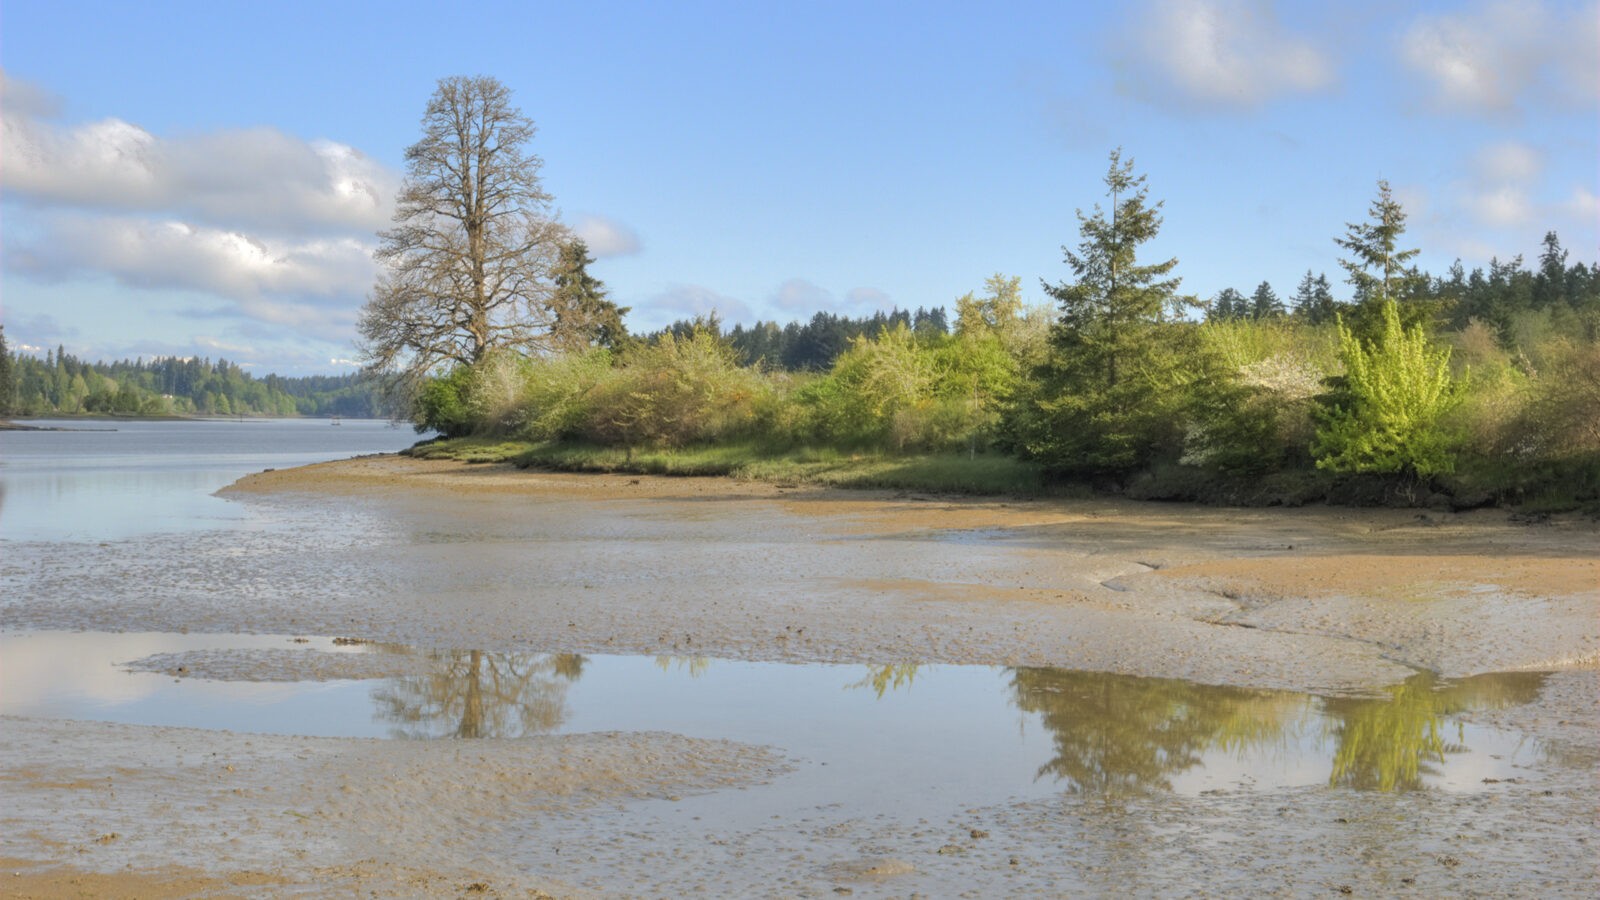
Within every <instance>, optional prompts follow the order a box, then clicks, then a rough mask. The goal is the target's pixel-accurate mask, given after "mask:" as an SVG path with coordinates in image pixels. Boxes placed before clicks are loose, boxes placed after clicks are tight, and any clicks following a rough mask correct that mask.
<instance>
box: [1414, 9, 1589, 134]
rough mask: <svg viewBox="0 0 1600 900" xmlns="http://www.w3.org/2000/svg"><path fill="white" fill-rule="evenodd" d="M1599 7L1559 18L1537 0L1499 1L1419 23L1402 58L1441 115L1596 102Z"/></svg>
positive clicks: (1424, 17)
mask: <svg viewBox="0 0 1600 900" xmlns="http://www.w3.org/2000/svg"><path fill="white" fill-rule="evenodd" d="M1597 19H1600V4H1589V5H1587V6H1585V7H1584V8H1581V9H1577V10H1574V11H1572V12H1571V13H1570V14H1569V15H1566V16H1561V15H1557V14H1555V13H1553V12H1552V11H1551V10H1550V9H1548V8H1547V7H1546V5H1545V4H1544V3H1542V2H1540V0H1497V2H1487V3H1480V4H1478V5H1477V6H1475V7H1473V8H1472V9H1471V10H1469V11H1465V12H1461V13H1457V14H1437V15H1434V14H1429V15H1422V16H1418V17H1417V18H1416V20H1415V21H1413V22H1412V24H1411V25H1410V27H1408V28H1407V29H1406V31H1405V33H1404V34H1403V35H1402V36H1401V38H1400V55H1401V58H1402V59H1403V60H1404V61H1405V63H1406V65H1407V66H1409V67H1410V68H1411V69H1412V70H1413V71H1415V72H1417V73H1418V74H1419V75H1421V76H1422V77H1423V79H1424V80H1425V82H1426V83H1427V85H1428V86H1429V88H1430V89H1431V90H1430V94H1431V96H1430V100H1431V102H1432V103H1433V104H1434V105H1435V106H1437V107H1439V108H1441V109H1446V110H1456V111H1467V112H1487V113H1505V112H1509V111H1512V110H1514V109H1517V108H1519V107H1521V106H1523V105H1526V104H1528V103H1529V102H1543V101H1545V100H1556V101H1559V102H1574V101H1576V102H1582V103H1593V102H1594V100H1595V99H1596V97H1597V96H1600V78H1596V77H1595V72H1596V69H1597V65H1600V31H1597V29H1596V27H1595V22H1596V20H1597Z"/></svg>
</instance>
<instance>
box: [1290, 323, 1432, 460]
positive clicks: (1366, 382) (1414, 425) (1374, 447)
mask: <svg viewBox="0 0 1600 900" xmlns="http://www.w3.org/2000/svg"><path fill="white" fill-rule="evenodd" d="M1382 314H1383V327H1382V329H1381V330H1380V331H1379V333H1378V335H1377V337H1376V339H1375V340H1374V341H1373V342H1372V343H1370V344H1368V343H1366V342H1363V341H1361V340H1359V339H1358V338H1356V337H1355V336H1354V335H1352V334H1351V333H1350V331H1349V330H1348V329H1346V328H1345V327H1344V324H1343V323H1342V322H1341V323H1340V324H1339V341H1340V347H1341V356H1342V357H1343V359H1344V365H1345V385H1344V389H1343V390H1342V391H1341V392H1340V393H1339V395H1338V396H1337V397H1336V398H1335V399H1334V400H1333V401H1332V403H1331V405H1330V406H1329V408H1328V409H1327V410H1326V411H1325V413H1324V414H1323V417H1322V422H1321V426H1322V427H1320V428H1319V429H1318V430H1317V439H1316V446H1315V447H1314V448H1313V449H1314V452H1315V453H1316V455H1317V465H1318V467H1320V468H1324V469H1329V470H1331V471H1335V472H1377V473H1412V474H1416V475H1421V476H1429V475H1436V474H1448V473H1449V472H1451V471H1453V470H1454V468H1455V453H1454V448H1453V446H1452V444H1453V443H1454V442H1453V441H1452V440H1451V436H1450V435H1449V434H1448V433H1447V431H1446V429H1445V428H1444V427H1442V426H1443V418H1444V416H1445V414H1446V413H1448V412H1449V411H1450V410H1451V408H1452V407H1454V406H1455V404H1456V403H1457V401H1458V400H1459V397H1460V393H1459V391H1458V390H1457V388H1456V384H1455V381H1454V380H1453V379H1452V378H1451V376H1450V348H1449V347H1435V346H1434V345H1433V344H1432V343H1431V342H1430V341H1429V340H1428V337H1427V335H1425V334H1424V333H1423V331H1422V329H1421V328H1420V327H1416V328H1410V329H1406V328H1402V327H1401V325H1400V314H1399V310H1398V309H1397V308H1396V306H1395V304H1394V301H1392V300H1389V301H1385V302H1384V304H1383V309H1382Z"/></svg>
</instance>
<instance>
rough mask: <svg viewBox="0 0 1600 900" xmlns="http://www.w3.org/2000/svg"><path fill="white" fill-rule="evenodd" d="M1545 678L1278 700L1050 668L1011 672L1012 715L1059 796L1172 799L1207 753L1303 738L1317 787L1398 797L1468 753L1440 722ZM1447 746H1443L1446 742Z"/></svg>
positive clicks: (1528, 693) (1264, 748)
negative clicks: (1165, 794)
mask: <svg viewBox="0 0 1600 900" xmlns="http://www.w3.org/2000/svg"><path fill="white" fill-rule="evenodd" d="M1544 678H1545V675H1544V674H1543V673H1538V672H1516V673H1505V674H1496V675H1480V676H1477V677H1474V678H1468V679H1464V680H1462V681H1459V682H1455V683H1450V684H1445V683H1442V682H1441V681H1440V680H1439V679H1437V678H1436V677H1435V676H1433V675H1431V674H1426V673H1423V674H1418V675H1415V676H1412V677H1411V678H1408V679H1406V681H1405V682H1404V683H1402V684H1399V685H1396V686H1394V687H1392V688H1389V689H1388V691H1387V692H1386V693H1387V696H1386V697H1381V698H1313V697H1310V696H1308V695H1304V694H1294V693H1289V692H1284V691H1264V690H1251V689H1246V688H1234V687H1217V686H1211V685H1200V684H1193V683H1190V682H1186V681H1176V680H1171V679H1161V678H1134V677H1129V676H1125V675H1110V674H1105V673H1097V672H1072V671H1063V670H1059V669H1013V670H1011V687H1012V690H1013V691H1014V692H1015V698H1014V702H1015V704H1016V706H1017V708H1018V709H1021V710H1023V711H1024V712H1029V713H1036V714H1038V715H1039V717H1040V720H1041V722H1042V723H1043V724H1044V727H1045V728H1046V729H1047V730H1049V732H1050V733H1051V737H1052V739H1053V741H1054V744H1055V756H1054V757H1053V758H1052V759H1051V760H1050V761H1049V762H1047V763H1045V764H1044V765H1043V766H1041V767H1040V768H1039V772H1038V775H1039V777H1045V776H1049V777H1051V778H1054V779H1055V780H1057V781H1059V782H1062V783H1063V784H1064V786H1065V788H1066V790H1068V791H1069V792H1072V793H1082V794H1117V793H1126V792H1136V791H1163V790H1171V789H1172V781H1173V779H1174V778H1175V777H1177V776H1179V775H1181V774H1182V773H1184V772H1187V771H1189V770H1192V769H1196V768H1200V767H1203V766H1204V765H1205V761H1206V758H1207V757H1208V756H1210V755H1214V754H1218V753H1223V754H1227V755H1230V756H1232V757H1234V758H1236V759H1263V758H1266V757H1268V756H1269V755H1270V754H1272V753H1274V752H1276V751H1281V750H1284V749H1286V748H1287V747H1288V746H1289V745H1290V744H1292V743H1295V742H1298V741H1299V740H1300V739H1301V738H1302V737H1303V736H1305V735H1306V734H1307V732H1308V731H1310V730H1311V729H1312V728H1315V727H1316V726H1318V725H1320V728H1318V729H1317V735H1316V736H1317V737H1318V744H1319V745H1320V744H1325V743H1326V742H1327V741H1328V740H1330V739H1331V740H1332V742H1333V743H1334V750H1333V754H1332V771H1331V773H1330V775H1329V776H1328V783H1329V784H1330V785H1332V786H1335V787H1348V788H1355V789H1357V790H1376V791H1407V790H1417V789H1420V788H1423V787H1425V786H1426V785H1425V781H1424V777H1425V776H1436V775H1438V774H1439V769H1440V766H1441V765H1442V764H1443V763H1444V759H1445V755H1446V754H1449V753H1462V752H1466V751H1467V750H1468V748H1467V746H1466V741H1465V727H1464V726H1463V725H1462V724H1461V723H1460V722H1459V721H1458V722H1456V723H1454V725H1453V727H1452V726H1451V725H1450V724H1449V723H1448V721H1447V720H1448V719H1449V717H1451V716H1454V715H1458V714H1460V713H1463V712H1467V711H1470V710H1482V709H1500V708H1504V707H1507V706H1514V705H1520V704H1524V703H1528V702H1530V701H1532V700H1533V699H1534V698H1535V697H1537V696H1538V694H1539V690H1540V688H1541V686H1542V685H1543V682H1544ZM1452 732H1453V734H1454V739H1453V740H1450V739H1447V737H1446V735H1447V734H1448V733H1452Z"/></svg>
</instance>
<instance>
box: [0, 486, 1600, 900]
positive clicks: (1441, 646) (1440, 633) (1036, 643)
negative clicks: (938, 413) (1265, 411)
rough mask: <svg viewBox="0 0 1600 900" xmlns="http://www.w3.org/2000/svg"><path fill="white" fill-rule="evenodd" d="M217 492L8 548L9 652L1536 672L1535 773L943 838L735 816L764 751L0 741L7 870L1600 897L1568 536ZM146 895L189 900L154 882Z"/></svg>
mask: <svg viewBox="0 0 1600 900" xmlns="http://www.w3.org/2000/svg"><path fill="white" fill-rule="evenodd" d="M227 496H229V497H231V498H233V499H235V500H237V502H240V503H244V504H251V505H252V507H253V508H254V509H258V510H260V511H262V513H263V517H264V518H263V521H265V522H267V523H268V524H267V525H263V526H262V527H259V528H256V529H254V530H251V531H248V532H246V533H237V532H229V533H225V534H224V533H207V532H200V533H197V534H194V535H186V536H185V537H184V539H183V540H184V545H183V546H182V547H181V548H174V547H172V546H170V545H169V544H167V543H164V541H166V540H169V539H163V538H134V539H129V540H126V541H120V542H109V543H106V544H102V545H99V546H97V547H94V548H92V549H93V552H92V553H86V552H84V547H83V546H82V545H68V544H57V543H46V542H40V543H27V542H11V543H9V544H8V546H7V548H6V549H7V552H6V554H5V558H4V559H0V604H3V606H0V610H3V613H4V623H5V627H6V628H7V629H8V630H11V629H23V630H29V629H83V630H95V631H159V632H179V631H185V630H188V631H194V632H218V633H224V632H226V633H261V634H313V635H350V636H355V637H359V638H362V639H367V640H375V641H382V642H394V643H400V644H407V645H414V646H420V647H423V648H428V647H435V648H441V649H449V648H475V649H483V650H491V651H507V652H510V651H536V652H541V653H606V654H629V653H640V654H676V655H705V656H712V657H723V658H729V659H746V660H778V661H794V662H870V663H893V662H918V663H958V664H959V663H967V664H987V665H1019V666H1050V667H1061V668H1075V669H1087V670H1094V671H1104V672H1116V673H1123V674H1130V675H1150V676H1161V677H1170V678H1183V679H1189V680H1192V681H1197V682H1202V683H1206V684H1217V685H1237V686H1244V687H1253V688H1272V689H1283V690H1295V691H1308V692H1314V693H1319V694H1324V695H1327V694H1335V695H1337V694H1359V695H1376V694H1381V693H1382V691H1383V689H1384V688H1385V687H1386V686H1388V685H1392V684H1395V683H1398V682H1400V681H1402V680H1403V679H1405V678H1406V677H1407V676H1409V675H1411V674H1413V672H1414V671H1416V670H1418V669H1425V670H1429V671H1433V672H1436V673H1438V674H1440V675H1443V676H1447V677H1465V676H1469V675H1473V674H1478V673H1484V672H1495V671H1506V670H1539V671H1550V672H1553V673H1555V674H1553V675H1551V676H1550V677H1549V678H1548V679H1547V680H1546V682H1545V687H1544V688H1543V690H1542V692H1541V693H1540V694H1539V696H1538V699H1537V700H1536V701H1534V702H1532V703H1528V704H1524V705H1519V706H1511V707H1507V708H1504V709H1496V710H1494V711H1492V712H1482V713H1475V714H1474V715H1475V716H1478V717H1480V718H1483V719H1485V720H1486V721H1487V720H1492V721H1489V724H1494V725H1497V726H1500V727H1508V728H1515V729H1517V730H1520V731H1524V732H1526V733H1528V734H1530V735H1536V736H1537V740H1539V741H1540V742H1541V749H1542V751H1543V754H1542V756H1541V760H1543V761H1542V762H1541V763H1539V764H1537V765H1533V766H1531V767H1530V768H1529V769H1528V770H1527V772H1526V774H1525V775H1524V776H1519V777H1518V778H1517V779H1516V780H1515V781H1513V782H1505V783H1501V782H1496V783H1494V784H1491V785H1486V789H1485V790H1483V791H1482V792H1479V793H1474V794H1468V795H1457V794H1447V793H1441V792H1434V791H1412V792H1404V793H1398V794H1383V793H1372V792H1364V791H1355V790H1349V789H1329V788H1317V789H1292V790H1289V789H1286V790H1241V791H1225V792H1222V793H1217V794H1209V795H1204V796H1199V797H1177V796H1172V795H1168V794H1161V793H1153V794H1139V795H1132V796H1094V795H1085V794H1076V793H1066V794H1062V795H1061V796H1060V797H1059V798H1055V799H1051V800H1048V801H1039V800H1030V801H1026V802H1017V803H1011V804H1002V805H999V806H994V807H980V808H952V809H950V810H949V814H948V815H947V816H945V817H943V818H937V819H929V818H915V819H912V818H908V817H895V816H892V815H885V814H874V815H872V816H868V817H863V816H861V815H859V814H858V813H857V812H856V811H853V810H852V809H850V808H849V807H848V805H846V806H843V807H840V806H829V807H827V808H823V807H817V808H796V809H792V810H789V811H786V814H784V815H782V816H778V817H775V818H767V819H765V820H762V821H755V820H753V819H751V818H750V817H740V816H731V817H730V816H729V815H728V813H727V811H728V810H729V809H732V808H736V807H737V804H736V803H733V802H732V801H730V800H729V797H730V796H732V797H735V798H736V797H737V793H736V792H737V789H738V788H740V787H748V786H751V785H755V784H760V783H765V782H770V781H772V780H775V779H776V780H781V779H782V778H783V777H784V773H785V772H786V771H787V770H788V769H787V767H788V766H789V765H791V762H792V761H791V760H788V759H787V758H786V756H785V754H784V749H783V748H781V747H776V748H758V747H752V746H748V745H742V744H735V743H730V742H717V741H703V740H695V739H690V738H686V737H682V736H677V735H669V734H653V733H649V734H602V735H568V736H545V737H534V738H524V739H520V740H514V741H494V740H490V741H477V742H460V741H443V742H405V741H362V740H349V739H311V738H282V737H264V736H258V735H238V734H228V733H221V732H195V731H186V730H183V729H163V728H149V727H137V726H117V725H104V724H96V723H72V722H54V721H46V720H37V719H6V720H3V721H0V779H3V780H0V808H3V812H0V856H4V857H8V858H10V859H13V860H19V861H34V862H38V861H41V860H44V861H49V862H50V863H52V864H69V865H70V866H71V867H72V869H71V871H72V872H75V873H77V874H78V875H79V876H82V877H85V878H93V877H99V876H98V875H95V874H94V873H111V872H119V873H127V872H130V871H131V873H132V874H131V875H128V876H127V877H129V878H135V879H145V881H144V882H140V884H143V885H144V887H143V888H141V890H145V891H149V892H153V893H154V894H156V895H164V894H169V895H180V894H184V895H186V894H189V893H198V894H200V895H207V894H215V895H227V896H252V895H273V896H275V895H283V894H289V893H295V892H305V893H310V894H315V893H318V892H319V891H320V889H321V887H323V886H326V885H328V884H336V885H340V886H348V887H354V888H358V889H359V890H360V891H361V892H362V893H366V892H368V891H376V892H377V893H379V894H380V895H396V896H404V895H417V896H439V895H445V896H456V895H458V894H467V895H479V894H484V895H493V894H500V895H504V896H525V895H530V894H531V893H532V892H535V891H546V892H549V893H553V894H557V895H565V894H569V893H573V894H623V895H667V894H675V893H684V892H695V891H704V892H709V893H713V894H720V895H780V896H833V895H835V891H836V889H845V890H849V891H853V892H855V893H857V894H863V895H884V896H889V895H893V896H904V895H909V894H912V893H918V892H920V893H923V894H928V895H962V894H968V895H972V896H993V895H997V894H1044V895H1049V894H1059V893H1069V894H1070V893H1083V892H1089V893H1117V894H1128V893H1136V894H1156V895H1162V894H1173V895H1186V894H1191V893H1201V894H1222V893H1251V894H1256V893H1277V892H1287V893H1295V894H1306V893H1320V892H1324V891H1338V890H1342V889H1343V888H1345V887H1349V888H1351V890H1353V891H1355V892H1357V893H1365V894H1372V893H1395V892H1402V891H1405V892H1415V893H1416V894H1417V895H1418V896H1427V895H1439V894H1455V895H1489V896H1498V895H1524V896H1562V895H1569V896H1588V895H1592V894H1593V893H1595V892H1596V890H1597V889H1600V876H1597V874H1596V870H1595V867H1594V865H1593V863H1592V859H1593V856H1594V852H1595V847H1594V844H1595V842H1596V841H1597V840H1600V827H1597V822H1596V816H1597V813H1596V810H1597V809H1600V803H1597V801H1600V780H1597V775H1600V712H1597V709H1596V696H1597V693H1600V671H1597V666H1600V527H1597V526H1596V524H1595V523H1593V522H1587V521H1583V520H1578V519H1573V520H1560V519H1558V520H1555V521H1554V522H1552V523H1550V524H1544V525H1536V526H1523V525H1517V524H1512V523H1510V522H1508V521H1507V518H1506V516H1505V514H1504V513H1497V512H1493V511H1482V512H1476V513H1468V514H1448V513H1445V514H1440V513H1427V514H1417V513H1415V512H1402V511H1388V510H1383V511H1364V510H1362V511H1352V510H1329V509H1297V510H1247V511H1239V510H1221V509H1215V508H1199V507H1190V506H1179V505H1171V506H1168V505H1155V504H1148V503H1125V502H1119V501H1115V500H1104V499H1096V500H1083V501H1057V500H1030V501H1011V500H996V499H964V498H955V499H953V498H948V497H932V496H916V495H904V494H891V493H863V492H840V491H828V490H819V489H812V488H805V487H799V488H786V487H780V486H776V485H771V484H762V483H745V482H736V481H731V480H725V479H662V478H649V477H630V476H574V475H551V474H541V473H532V472H519V471H517V470H515V469H512V468H509V467H504V466H464V465H461V464H456V463H443V462H426V461H416V460H410V459H403V458H397V457H369V458H361V459H356V460H350V461H345V462H340V463H330V464H324V465H319V466H312V467H307V468H304V469H295V470H286V471H276V472H268V473H263V474H260V475H255V476H251V477H249V478H246V479H243V480H242V481H241V482H239V483H238V484H237V485H235V486H234V487H233V488H231V489H229V491H228V492H227ZM272 523H277V524H272ZM329 656H332V655H331V654H294V653H291V652H288V651H284V652H278V651H259V652H252V653H244V652H236V653H233V654H222V655H211V656H207V655H204V654H200V655H194V654H189V655H184V656H182V657H181V658H180V657H173V658H170V659H152V660H146V661H144V662H143V665H144V666H145V667H146V668H149V669H152V670H155V671H166V670H167V668H176V667H177V666H184V667H185V669H186V670H187V671H188V672H189V673H190V674H195V675H198V676H203V677H214V678H221V679H226V678H244V679H250V680H260V681H270V680H313V679H317V678H352V677H376V676H377V675H386V674H396V673H394V672H390V671H389V669H388V668H386V667H394V666H399V667H402V668H403V667H404V666H406V665H408V664H407V663H406V662H405V661H404V658H403V657H396V658H395V659H393V660H386V659H385V658H384V657H383V656H382V655H381V654H379V655H370V656H357V657H349V658H343V659H323V657H329ZM317 659H321V660H322V661H321V662H316V663H303V662H301V661H302V660H317ZM316 666H328V667H331V668H328V669H327V670H326V671H321V670H317V669H316V668H315V667H316ZM346 667H357V669H359V671H358V670H357V669H352V668H346ZM361 667H365V668H361ZM372 667H377V668H376V669H373V670H372V671H368V669H370V668H372ZM380 670H381V671H380ZM399 674H404V673H403V672H401V673H399ZM696 816H699V818H698V819H697V818H696ZM108 835H115V837H107V836H108ZM129 866H131V867H132V868H131V870H130V869H129V868H128V867H129ZM12 871H20V872H22V874H21V875H18V876H11V875H10V873H11V872H12ZM52 871H54V872H55V874H50V873H51V872H52ZM41 873H43V874H41ZM0 877H15V878H17V879H19V880H18V881H15V882H14V883H13V885H14V886H16V887H17V888H18V889H17V890H16V891H13V890H12V889H11V887H12V886H10V885H8V886H7V888H5V889H4V890H5V893H7V895H12V894H15V895H18V896H33V895H38V896H76V894H70V893H56V894H52V893H50V891H51V890H53V889H54V888H53V887H52V885H54V886H56V887H59V886H60V884H62V883H63V882H62V878H63V877H65V876H62V875H61V874H60V870H49V869H40V868H39V866H37V865H33V864H24V863H23V862H16V863H12V862H8V863H7V866H6V871H5V872H4V873H0ZM117 877H123V876H121V875H119V876H117ZM163 879H168V880H171V883H173V884H180V883H181V884H183V885H186V886H187V887H185V888H184V889H183V890H179V889H177V888H172V889H171V890H170V891H169V890H168V888H165V887H153V886H152V885H159V884H166V883H167V882H166V881H163ZM129 884H130V885H132V884H133V882H130V883H129ZM124 887H127V885H125V886H124ZM130 890H131V888H130ZM24 891H33V892H35V893H33V894H30V893H24ZM91 895H93V894H91Z"/></svg>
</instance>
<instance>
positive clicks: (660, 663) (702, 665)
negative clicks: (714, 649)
mask: <svg viewBox="0 0 1600 900" xmlns="http://www.w3.org/2000/svg"><path fill="white" fill-rule="evenodd" d="M656 668H658V669H660V670H661V671H663V672H673V671H677V672H683V673H684V674H686V675H688V676H689V677H690V678H699V677H700V676H701V675H704V674H705V673H706V670H707V669H710V668H711V659H710V657H706V656H671V655H665V656H663V655H660V654H657V655H656Z"/></svg>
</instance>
